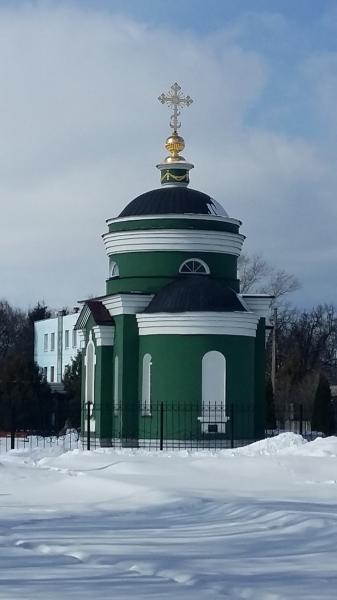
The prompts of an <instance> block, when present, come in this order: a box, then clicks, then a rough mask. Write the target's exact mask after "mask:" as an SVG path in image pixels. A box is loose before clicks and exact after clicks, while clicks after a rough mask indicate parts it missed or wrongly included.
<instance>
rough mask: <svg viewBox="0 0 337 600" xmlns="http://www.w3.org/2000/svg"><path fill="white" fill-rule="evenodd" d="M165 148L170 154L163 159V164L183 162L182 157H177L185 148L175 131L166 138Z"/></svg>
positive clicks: (181, 138) (182, 139)
mask: <svg viewBox="0 0 337 600" xmlns="http://www.w3.org/2000/svg"><path fill="white" fill-rule="evenodd" d="M165 148H166V150H167V151H168V152H169V153H170V156H167V157H166V158H165V162H167V163H170V162H182V161H184V160H185V159H184V157H183V156H180V155H179V152H182V151H183V150H184V148H185V141H184V138H183V137H181V135H178V134H177V132H176V131H174V132H173V133H172V135H170V136H169V137H168V138H167V140H166V142H165Z"/></svg>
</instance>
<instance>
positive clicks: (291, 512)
mask: <svg viewBox="0 0 337 600" xmlns="http://www.w3.org/2000/svg"><path fill="white" fill-rule="evenodd" d="M89 598H90V600H92V599H94V598H104V599H105V598H106V599H109V598H111V599H114V600H115V599H116V600H126V599H128V600H130V599H131V598H135V599H137V600H144V599H146V600H157V599H158V600H159V599H160V600H166V599H167V600H168V599H170V600H172V599H174V600H187V599H188V600H189V599H192V598H193V600H201V599H202V600H205V599H213V598H214V599H218V598H221V599H223V598H227V599H231V600H237V599H244V600H281V599H282V600H283V599H287V600H293V599H294V600H295V599H305V600H317V599H318V598H319V599H324V600H327V599H331V600H332V599H334V600H335V599H336V598H337V438H326V439H317V440H315V441H314V442H308V443H306V442H305V441H304V440H303V439H302V438H301V437H300V436H297V435H295V434H282V435H280V436H278V437H276V438H272V439H268V440H264V441H262V442H257V443H256V444H252V445H250V446H247V447H245V448H241V449H236V450H224V451H218V452H216V453H212V452H207V451H203V452H186V451H181V452H171V453H170V452H163V453H160V452H156V453H149V452H145V451H132V450H120V451H116V450H115V451H114V450H96V451H92V452H86V451H82V450H71V451H69V452H65V453H64V452H63V450H62V448H57V447H55V448H50V449H48V448H45V449H43V448H42V449H41V448H38V449H35V450H32V449H22V450H15V451H12V452H9V453H2V454H1V456H0V599H2V600H14V599H15V600H32V599H34V600H40V599H43V600H68V599H72V600H73V599H74V600H75V599H81V600H86V599H89Z"/></svg>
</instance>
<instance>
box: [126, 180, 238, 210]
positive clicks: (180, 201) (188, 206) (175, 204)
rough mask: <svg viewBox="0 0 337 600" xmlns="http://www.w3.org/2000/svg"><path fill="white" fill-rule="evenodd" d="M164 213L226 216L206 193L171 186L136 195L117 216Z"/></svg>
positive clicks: (220, 207) (221, 208)
mask: <svg viewBox="0 0 337 600" xmlns="http://www.w3.org/2000/svg"><path fill="white" fill-rule="evenodd" d="M165 214H166V215H167V214H180V215H181V214H197V215H217V216H221V217H227V216H228V215H227V213H226V211H225V210H224V208H223V207H222V206H221V205H220V204H219V203H218V202H216V200H214V199H213V198H211V197H210V196H208V195H207V194H204V193H203V192H198V191H197V190H192V189H190V188H187V187H182V186H172V187H162V188H159V189H157V190H151V191H149V192H145V194H142V195H141V196H137V198H135V199H134V200H132V201H131V202H130V204H128V205H127V206H126V207H125V208H124V210H122V212H121V213H120V215H119V217H135V216H139V215H165Z"/></svg>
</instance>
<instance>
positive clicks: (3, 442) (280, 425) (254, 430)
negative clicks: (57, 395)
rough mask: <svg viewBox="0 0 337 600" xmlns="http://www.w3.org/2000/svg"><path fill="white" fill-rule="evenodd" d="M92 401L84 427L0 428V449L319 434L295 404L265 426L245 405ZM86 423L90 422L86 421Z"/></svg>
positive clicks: (152, 446) (187, 444)
mask: <svg viewBox="0 0 337 600" xmlns="http://www.w3.org/2000/svg"><path fill="white" fill-rule="evenodd" d="M100 417H101V414H100V411H99V410H96V409H95V410H93V407H92V406H89V407H87V408H85V410H84V412H83V414H82V419H81V422H82V429H81V430H76V429H73V428H70V427H64V428H63V430H62V431H61V432H54V431H52V430H51V428H50V427H49V428H48V429H46V430H44V431H34V430H30V429H26V430H24V431H17V430H15V429H14V428H13V430H12V431H10V432H0V453H4V452H8V451H9V450H11V449H12V450H13V449H15V450H28V449H29V450H39V449H50V451H53V449H58V451H67V450H72V449H76V448H83V449H88V450H91V449H95V448H99V447H102V446H103V447H116V448H123V447H124V448H125V447H127V448H143V449H147V450H185V449H187V450H189V449H196V450H206V449H213V450H217V449H223V448H236V447H239V446H244V445H247V444H250V443H252V442H254V441H258V440H260V439H263V438H265V437H272V436H275V435H278V434H279V433H284V432H288V431H290V432H293V433H297V434H300V435H302V436H303V437H305V438H306V439H308V440H312V439H315V438H316V437H318V436H322V435H323V434H322V432H317V431H312V428H311V421H310V419H308V418H305V416H304V415H303V407H300V408H299V411H298V413H297V415H296V418H289V417H283V418H282V419H279V420H278V422H276V423H274V425H276V426H274V427H269V428H267V429H265V427H264V423H263V419H262V417H261V415H258V414H256V412H255V413H254V411H253V409H250V408H249V407H246V406H245V407H240V406H234V405H233V404H231V405H230V406H229V407H227V409H226V411H225V410H224V408H223V406H217V405H216V404H213V405H207V406H206V405H204V406H202V407H200V406H199V407H198V406H196V405H187V404H166V403H165V404H164V403H162V402H161V403H157V404H151V407H147V406H143V407H136V408H133V409H129V410H123V411H122V410H115V411H114V413H113V414H111V415H104V422H103V423H102V422H101V418H100ZM88 424H89V426H88Z"/></svg>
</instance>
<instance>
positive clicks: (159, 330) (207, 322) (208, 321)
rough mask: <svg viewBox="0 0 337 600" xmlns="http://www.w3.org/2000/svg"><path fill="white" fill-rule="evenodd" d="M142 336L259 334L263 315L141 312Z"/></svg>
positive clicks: (139, 323) (248, 313)
mask: <svg viewBox="0 0 337 600" xmlns="http://www.w3.org/2000/svg"><path fill="white" fill-rule="evenodd" d="M136 316H137V322H138V329H139V335H241V336H245V337H255V336H256V329H257V324H258V321H259V316H258V315H256V314H254V313H252V312H239V311H238V312H228V313H221V312H185V313H147V314H137V315H136Z"/></svg>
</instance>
